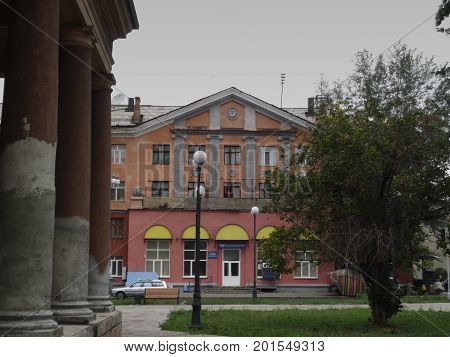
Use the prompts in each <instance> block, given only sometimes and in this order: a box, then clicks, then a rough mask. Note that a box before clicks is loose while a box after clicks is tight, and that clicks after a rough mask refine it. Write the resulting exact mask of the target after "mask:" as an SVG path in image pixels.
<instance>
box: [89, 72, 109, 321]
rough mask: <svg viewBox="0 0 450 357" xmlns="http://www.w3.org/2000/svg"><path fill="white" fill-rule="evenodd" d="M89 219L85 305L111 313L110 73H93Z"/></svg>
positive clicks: (94, 309)
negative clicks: (89, 232)
mask: <svg viewBox="0 0 450 357" xmlns="http://www.w3.org/2000/svg"><path fill="white" fill-rule="evenodd" d="M93 76H94V77H93V87H92V154H91V217H90V230H91V237H90V244H89V293H88V302H89V304H90V308H91V309H92V310H93V311H95V312H109V311H114V306H113V304H112V303H111V301H110V300H109V275H110V273H109V257H110V254H111V252H110V249H111V234H110V207H109V205H110V187H111V85H112V84H113V83H114V77H113V76H112V75H110V74H101V75H100V76H99V75H96V74H93Z"/></svg>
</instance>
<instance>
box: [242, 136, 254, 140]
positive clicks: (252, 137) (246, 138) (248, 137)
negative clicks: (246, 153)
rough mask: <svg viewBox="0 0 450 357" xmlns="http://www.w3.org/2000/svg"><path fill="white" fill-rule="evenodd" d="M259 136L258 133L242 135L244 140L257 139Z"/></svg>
mask: <svg viewBox="0 0 450 357" xmlns="http://www.w3.org/2000/svg"><path fill="white" fill-rule="evenodd" d="M256 139H257V137H256V135H244V136H242V140H244V141H246V140H254V141H256Z"/></svg>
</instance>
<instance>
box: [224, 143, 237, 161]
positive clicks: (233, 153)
mask: <svg viewBox="0 0 450 357" xmlns="http://www.w3.org/2000/svg"><path fill="white" fill-rule="evenodd" d="M224 151H225V165H239V164H240V163H241V147H240V146H225V148H224Z"/></svg>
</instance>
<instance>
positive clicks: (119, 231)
mask: <svg viewBox="0 0 450 357" xmlns="http://www.w3.org/2000/svg"><path fill="white" fill-rule="evenodd" d="M111 238H112V239H123V218H112V219H111Z"/></svg>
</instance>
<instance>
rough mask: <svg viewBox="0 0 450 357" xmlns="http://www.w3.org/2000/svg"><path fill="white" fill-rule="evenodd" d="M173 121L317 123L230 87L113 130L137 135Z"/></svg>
mask: <svg viewBox="0 0 450 357" xmlns="http://www.w3.org/2000/svg"><path fill="white" fill-rule="evenodd" d="M234 116H235V117H234ZM172 123H173V124H174V125H175V127H186V128H189V127H199V128H200V127H202V128H209V129H213V130H220V129H233V128H241V129H246V130H258V129H278V128H279V129H288V128H292V127H294V128H299V129H303V130H306V131H309V129H310V128H312V127H313V126H314V124H313V123H312V122H311V121H310V120H308V118H307V117H306V115H304V114H303V115H294V114H292V113H289V112H288V111H286V110H283V109H280V108H278V107H276V106H274V105H272V104H269V103H267V102H264V101H263V100H261V99H258V98H256V97H254V96H251V95H249V94H247V93H245V92H242V91H240V90H239V89H237V88H234V87H231V88H228V89H225V90H223V91H221V92H218V93H215V94H213V95H210V96H208V97H205V98H202V99H200V100H197V101H195V102H192V103H190V104H188V105H185V106H183V107H179V108H177V109H174V110H172V111H170V112H168V113H166V114H163V115H161V116H158V117H156V118H152V119H151V120H148V121H145V120H144V121H143V122H142V123H141V124H139V125H135V126H129V127H120V128H113V133H114V134H115V135H131V136H138V135H142V134H145V133H148V132H150V131H153V130H156V129H158V128H161V127H163V126H165V125H169V124H172ZM258 126H259V128H258ZM277 126H278V127H277Z"/></svg>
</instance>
